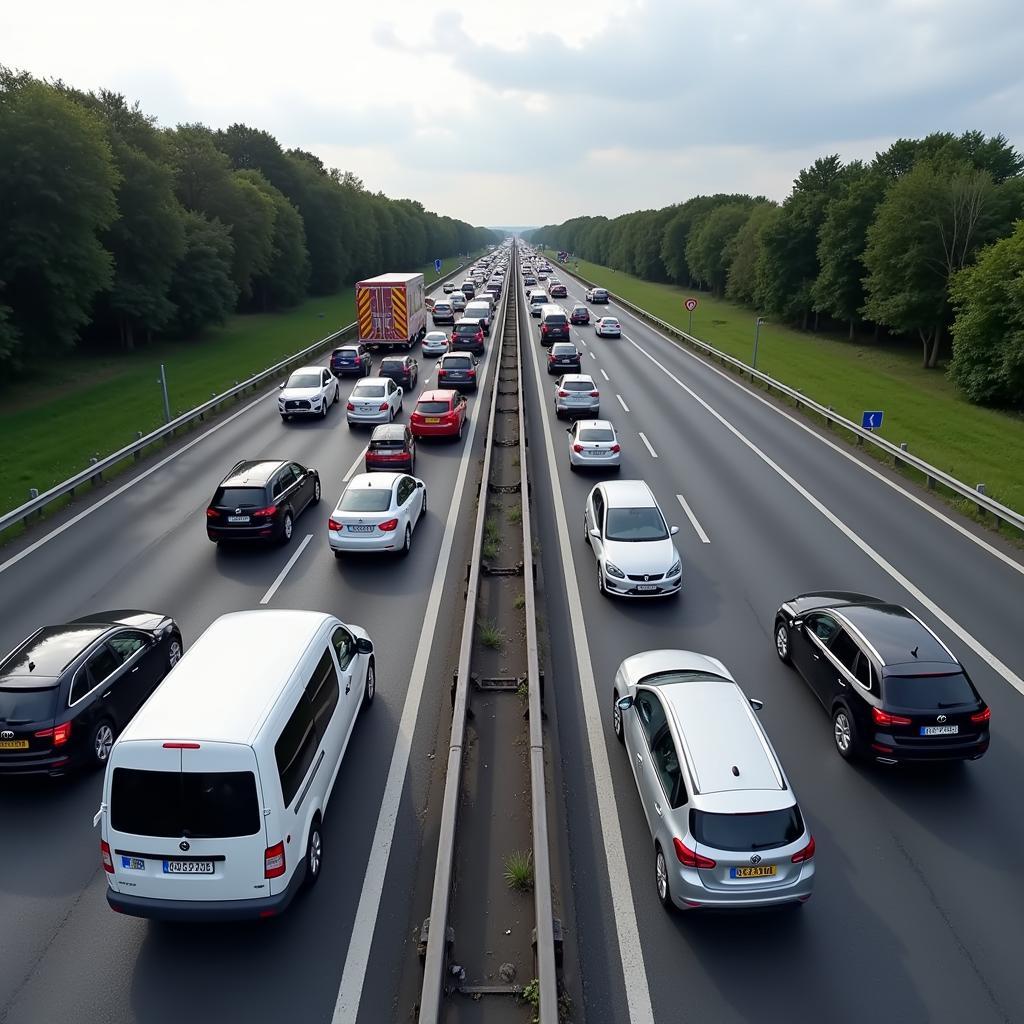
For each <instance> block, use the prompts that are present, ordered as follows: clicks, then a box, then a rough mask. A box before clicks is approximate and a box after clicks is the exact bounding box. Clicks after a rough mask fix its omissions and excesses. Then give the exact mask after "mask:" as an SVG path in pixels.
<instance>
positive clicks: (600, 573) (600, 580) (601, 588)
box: [597, 559, 608, 597]
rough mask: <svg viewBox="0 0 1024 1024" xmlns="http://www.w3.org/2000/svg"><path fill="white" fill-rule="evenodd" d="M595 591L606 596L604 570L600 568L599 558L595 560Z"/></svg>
mask: <svg viewBox="0 0 1024 1024" xmlns="http://www.w3.org/2000/svg"><path fill="white" fill-rule="evenodd" d="M597 592H598V593H599V594H600V595H601V596H602V597H607V596H608V589H607V587H605V585H604V570H603V569H602V568H601V560H600V559H598V561H597Z"/></svg>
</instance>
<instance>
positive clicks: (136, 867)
mask: <svg viewBox="0 0 1024 1024" xmlns="http://www.w3.org/2000/svg"><path fill="white" fill-rule="evenodd" d="M121 867H122V868H124V869H126V870H127V871H145V870H146V862H145V861H144V860H143V859H142V858H141V857H124V856H122V857H121Z"/></svg>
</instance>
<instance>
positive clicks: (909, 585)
mask: <svg viewBox="0 0 1024 1024" xmlns="http://www.w3.org/2000/svg"><path fill="white" fill-rule="evenodd" d="M623 337H625V335H623ZM626 340H627V341H628V342H629V343H630V344H631V345H632V346H633V347H634V348H635V349H636V350H637V351H638V352H639V353H640V354H641V355H642V356H644V357H645V358H646V359H649V360H650V361H651V362H652V363H653V364H654V365H655V366H657V367H658V369H659V370H661V372H662V373H664V374H665V376H666V377H668V378H669V379H670V380H673V381H675V383H676V384H678V385H679V386H680V387H681V388H682V389H683V390H684V391H685V392H686V393H687V394H688V395H689V396H690V397H691V398H693V399H694V400H695V401H696V402H698V403H699V404H700V405H701V406H702V407H703V408H704V409H706V410H707V411H708V412H709V413H711V415H712V416H714V418H715V419H716V420H718V422H719V423H721V424H722V426H723V427H725V429H726V430H728V431H729V433H730V434H732V435H733V436H734V437H735V438H736V439H737V440H738V441H739V442H740V443H741V444H743V445H745V446H746V447H747V448H749V449H750V451H752V452H753V453H754V454H755V455H756V456H757V457H758V458H759V459H760V460H761V461H762V462H764V464H765V465H766V466H768V467H769V469H771V470H773V471H774V472H775V473H776V474H777V475H778V476H779V477H780V478H781V479H783V480H785V482H786V483H787V484H789V486H790V487H792V488H793V490H794V491H796V492H797V494H799V495H800V496H801V497H802V498H803V499H804V500H805V501H806V502H807V503H808V504H809V505H811V506H813V507H814V508H816V509H817V510H818V511H819V512H820V513H821V514H822V515H823V516H824V517H825V518H826V519H827V520H828V521H829V522H830V523H831V524H832V525H833V526H834V527H835V528H836V529H837V530H839V532H840V533H842V534H843V535H844V536H845V537H846V538H847V539H848V540H850V541H851V542H852V543H853V544H855V545H856V546H857V547H858V548H860V550H861V551H863V552H864V554H865V555H867V556H868V558H870V559H871V561H872V562H874V563H875V565H877V566H878V567H879V568H880V569H881V570H882V571H883V572H884V573H886V574H887V575H888V576H889V577H891V578H892V579H893V580H894V581H895V582H896V583H898V584H899V585H900V586H901V587H903V589H904V590H906V591H907V593H908V594H910V595H911V596H912V597H914V598H915V599H916V600H917V601H919V602H920V603H921V604H922V605H923V606H924V607H925V608H927V609H928V611H930V612H931V613H932V615H934V616H935V618H937V619H938V620H939V621H940V622H941V623H942V624H943V625H944V626H945V627H946V628H947V629H948V630H950V631H951V632H953V633H955V634H956V635H957V636H958V637H959V638H960V639H961V640H962V641H963V642H964V643H965V644H966V645H967V646H968V647H970V649H971V650H972V651H974V653H975V654H976V655H978V657H979V658H981V659H982V660H983V661H985V662H986V663H987V664H988V666H989V668H991V669H993V670H994V671H995V672H997V673H998V674H999V675H1001V676H1002V677H1003V678H1004V679H1005V680H1006V681H1007V682H1008V683H1009V684H1010V685H1011V686H1012V687H1013V688H1014V689H1015V690H1017V692H1018V693H1020V694H1022V695H1024V679H1021V677H1020V676H1018V675H1017V673H1016V672H1014V671H1013V669H1011V668H1010V667H1009V666H1008V665H1007V664H1006V663H1005V662H1003V661H1002V660H1001V659H1000V658H998V657H997V656H996V655H995V654H993V653H992V652H991V651H990V650H989V649H988V648H987V647H986V646H985V645H984V644H983V643H982V642H981V641H980V640H978V639H976V638H975V637H974V635H973V634H972V633H970V632H969V631H968V630H967V629H965V628H964V627H963V626H961V625H960V623H959V622H957V621H956V619H954V618H953V616H952V615H950V614H949V613H948V612H947V611H945V609H943V608H942V607H941V606H940V605H938V604H936V602H935V601H933V600H932V599H931V598H930V597H929V596H928V595H927V594H926V593H925V592H924V591H923V590H921V588H920V587H918V586H917V585H916V584H915V583H913V582H912V581H911V580H910V579H908V577H906V576H904V575H903V573H901V572H900V571H899V569H897V568H896V566H894V565H893V564H892V563H891V562H890V561H888V560H887V559H886V558H885V557H884V556H883V555H881V554H879V553H878V552H877V551H876V550H875V549H874V548H873V547H872V546H871V545H870V544H869V543H868V542H867V541H866V540H864V539H863V538H862V537H861V536H860V534H858V533H857V532H856V531H854V530H852V529H851V528H850V527H849V526H847V525H846V523H844V522H843V521H842V520H841V519H840V518H839V517H838V516H837V515H836V514H835V513H834V512H833V511H832V510H831V509H829V508H828V507H827V506H826V505H824V504H823V503H822V502H820V501H819V500H818V499H817V498H816V497H815V496H814V495H813V494H811V492H810V491H809V490H807V488H806V487H804V485H803V484H801V483H800V481H799V480H797V479H795V478H794V477H792V476H790V474H789V473H787V472H786V470H784V469H783V468H782V467H781V466H780V465H779V464H778V463H777V462H776V461H775V460H774V459H773V458H772V457H771V456H770V455H768V454H767V453H766V452H764V451H762V450H761V449H760V448H758V447H757V445H756V444H754V442H753V441H751V440H750V438H748V437H747V436H746V435H745V434H744V433H743V432H742V431H740V430H739V429H738V428H737V427H734V426H733V425H732V424H731V423H730V422H729V421H728V420H727V419H726V418H725V417H724V416H723V415H722V414H721V413H720V412H719V411H718V410H717V409H715V408H714V407H713V406H711V405H710V404H709V403H708V402H707V401H705V400H704V399H703V398H701V397H700V395H698V394H697V392H696V391H694V390H693V389H692V388H690V387H688V386H687V385H686V384H684V383H683V382H682V381H681V380H680V379H679V378H678V377H677V376H676V375H675V374H674V373H673V372H672V371H671V370H670V369H668V367H667V366H665V365H664V364H663V363H661V362H659V361H658V360H657V359H655V358H654V356H652V355H651V354H650V352H647V351H646V350H645V349H643V348H641V347H640V346H639V345H638V344H637V343H636V342H635V341H633V340H632V338H626Z"/></svg>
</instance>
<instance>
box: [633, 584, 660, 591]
mask: <svg viewBox="0 0 1024 1024" xmlns="http://www.w3.org/2000/svg"><path fill="white" fill-rule="evenodd" d="M636 589H637V590H657V589H658V586H657V584H655V583H641V584H639V585H638V586H637V588H636Z"/></svg>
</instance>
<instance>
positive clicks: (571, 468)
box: [569, 459, 580, 473]
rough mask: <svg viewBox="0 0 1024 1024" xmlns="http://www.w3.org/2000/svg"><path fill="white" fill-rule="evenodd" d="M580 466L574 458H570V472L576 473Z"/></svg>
mask: <svg viewBox="0 0 1024 1024" xmlns="http://www.w3.org/2000/svg"><path fill="white" fill-rule="evenodd" d="M579 468H580V467H579V466H577V465H576V463H575V462H573V461H572V459H570V460H569V472H570V473H575V472H576V471H577V470H578V469H579Z"/></svg>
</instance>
